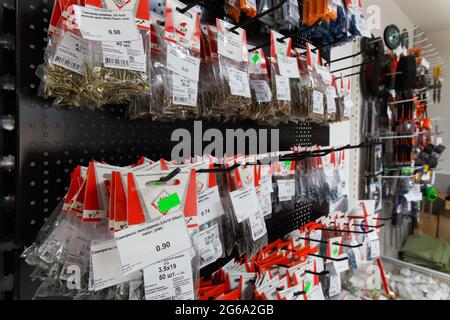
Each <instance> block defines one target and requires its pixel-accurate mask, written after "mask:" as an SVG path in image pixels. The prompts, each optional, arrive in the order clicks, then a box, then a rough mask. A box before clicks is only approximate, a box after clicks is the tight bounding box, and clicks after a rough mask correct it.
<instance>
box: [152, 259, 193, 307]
mask: <svg viewBox="0 0 450 320" xmlns="http://www.w3.org/2000/svg"><path fill="white" fill-rule="evenodd" d="M144 286H145V299H146V300H194V298H195V295H194V281H193V276H192V267H191V255H190V253H189V250H188V251H185V252H183V253H180V254H178V255H175V256H173V257H170V258H168V259H165V260H163V261H159V262H158V263H155V264H152V265H151V266H148V267H147V268H145V269H144Z"/></svg>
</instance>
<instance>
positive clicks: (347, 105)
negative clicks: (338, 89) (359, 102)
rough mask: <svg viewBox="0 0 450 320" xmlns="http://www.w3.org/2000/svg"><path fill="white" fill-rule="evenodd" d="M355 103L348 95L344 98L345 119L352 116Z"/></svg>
mask: <svg viewBox="0 0 450 320" xmlns="http://www.w3.org/2000/svg"><path fill="white" fill-rule="evenodd" d="M352 107H353V101H352V98H351V97H350V96H349V95H347V96H345V97H344V117H350V116H351V115H352Z"/></svg>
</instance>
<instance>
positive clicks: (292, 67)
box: [277, 56, 300, 78]
mask: <svg viewBox="0 0 450 320" xmlns="http://www.w3.org/2000/svg"><path fill="white" fill-rule="evenodd" d="M277 61H278V68H279V70H280V75H282V76H283V77H287V78H300V72H299V71H298V64H297V58H295V57H283V56H278V58H277Z"/></svg>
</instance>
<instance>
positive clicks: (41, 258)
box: [22, 145, 382, 300]
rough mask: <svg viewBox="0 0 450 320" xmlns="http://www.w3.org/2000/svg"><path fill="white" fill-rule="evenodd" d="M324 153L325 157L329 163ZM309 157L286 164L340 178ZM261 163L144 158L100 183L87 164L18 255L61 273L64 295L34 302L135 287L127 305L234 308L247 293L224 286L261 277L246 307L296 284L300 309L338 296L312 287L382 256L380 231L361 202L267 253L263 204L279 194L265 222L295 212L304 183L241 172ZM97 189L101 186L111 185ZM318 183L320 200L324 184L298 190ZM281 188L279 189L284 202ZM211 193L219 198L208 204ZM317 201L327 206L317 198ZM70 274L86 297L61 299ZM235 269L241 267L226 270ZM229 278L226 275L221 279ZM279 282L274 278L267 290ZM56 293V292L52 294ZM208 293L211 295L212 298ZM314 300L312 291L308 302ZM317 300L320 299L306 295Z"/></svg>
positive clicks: (260, 171)
mask: <svg viewBox="0 0 450 320" xmlns="http://www.w3.org/2000/svg"><path fill="white" fill-rule="evenodd" d="M358 147H367V146H363V145H360V146H347V147H343V148H340V150H339V152H342V151H344V150H346V149H349V148H358ZM331 150H333V149H330V150H323V151H322V152H321V153H322V154H323V155H325V154H327V155H328V153H329V152H332V151H331ZM336 150H338V149H336ZM306 152H307V153H308V154H302V155H301V156H298V154H295V153H293V152H284V153H281V154H289V153H290V154H291V155H292V156H293V157H294V158H296V159H297V160H298V159H302V160H305V161H306V162H305V163H303V165H306V164H307V163H309V164H308V165H309V166H312V165H313V163H312V162H311V161H310V160H311V159H313V158H311V159H309V160H308V158H310V157H314V159H316V160H315V161H314V163H315V165H316V167H310V170H314V171H315V175H317V174H319V172H320V171H321V170H322V168H323V167H322V166H323V165H328V164H329V165H331V166H333V167H334V168H335V170H337V167H336V162H335V156H334V152H333V153H332V154H333V156H332V157H330V159H326V158H325V157H324V156H323V155H319V154H318V153H317V152H318V151H316V152H314V153H311V152H310V151H306ZM335 152H338V151H335ZM258 159H259V161H263V162H265V160H267V157H266V156H265V155H254V156H248V157H242V156H235V157H231V158H229V159H222V160H219V159H214V158H213V157H211V156H205V157H195V158H193V159H187V160H186V161H184V162H183V163H182V164H178V165H177V164H175V163H174V162H171V161H166V160H164V159H160V160H159V161H156V162H155V161H151V160H149V159H146V158H141V159H140V160H139V162H138V163H137V164H132V165H130V166H126V167H115V166H109V170H108V171H105V165H104V164H100V163H98V162H92V163H91V164H90V165H89V167H88V168H83V167H77V168H76V169H75V170H74V171H73V172H72V174H71V186H70V188H69V191H68V193H67V195H66V197H65V198H64V200H62V202H63V204H62V205H61V206H59V207H58V208H57V209H56V210H55V211H54V213H53V214H52V217H51V218H50V219H49V220H48V222H47V223H46V225H45V226H44V227H43V229H42V230H41V232H40V234H39V236H38V238H37V239H36V241H35V243H34V244H33V245H32V246H30V247H28V248H27V249H26V250H25V252H24V253H23V254H22V257H23V258H25V259H26V261H27V263H29V264H31V265H34V266H38V268H44V269H46V268H51V269H52V270H59V267H58V266H62V267H63V268H62V271H61V272H60V274H56V277H57V278H58V279H59V280H57V281H58V283H59V285H58V284H57V283H53V282H54V278H53V276H51V277H44V278H42V280H43V283H42V285H41V287H40V288H38V290H37V292H36V297H46V296H58V295H61V294H63V295H64V296H71V297H73V298H74V299H77V298H78V297H80V295H83V296H91V297H96V298H101V297H104V295H108V292H111V290H116V286H119V287H121V286H127V285H128V283H129V282H133V283H134V282H135V281H141V282H142V283H143V285H141V286H140V287H141V288H140V289H136V290H140V291H138V292H128V291H127V292H125V293H124V297H123V298H124V299H128V298H129V297H130V296H132V295H133V296H134V295H138V296H141V297H142V298H143V297H145V299H152V300H153V299H175V300H181V299H190V300H192V299H199V300H203V299H205V298H208V299H211V298H219V299H222V298H224V299H228V298H230V296H229V295H231V296H232V297H234V298H233V300H237V299H241V298H243V297H242V296H241V292H240V290H241V289H242V288H239V290H237V289H236V290H237V291H236V290H235V288H234V286H235V284H230V283H229V282H228V280H229V279H227V278H228V277H231V276H233V277H234V276H235V274H234V273H241V272H245V273H253V274H254V275H256V274H258V275H259V277H261V276H266V274H267V272H269V278H268V279H266V280H262V279H259V277H258V278H257V279H259V280H260V281H262V282H252V283H253V285H255V288H254V292H253V289H252V290H251V291H252V292H247V294H249V296H247V298H248V299H257V300H275V299H278V300H280V299H283V295H282V293H281V292H280V295H281V296H279V295H277V294H276V292H278V291H280V290H278V289H280V288H281V289H285V290H287V289H288V288H291V290H294V287H295V290H298V289H299V288H300V287H297V284H298V283H299V280H302V281H304V282H305V286H304V287H302V289H301V291H302V292H303V291H304V292H305V294H306V298H307V299H310V300H315V299H319V298H320V299H324V298H325V297H327V298H330V297H332V296H333V295H334V294H333V295H330V294H327V293H326V291H327V290H328V289H327V286H328V285H327V284H326V281H325V282H322V281H320V280H319V278H318V275H327V274H328V273H329V272H331V271H332V270H334V271H333V272H335V273H336V274H338V275H339V276H340V274H341V273H344V272H346V271H348V270H350V265H349V260H350V259H354V258H355V255H357V256H358V259H357V260H358V261H366V262H368V261H371V260H373V259H375V258H377V257H378V256H379V249H377V248H379V244H378V243H377V242H378V241H379V237H378V232H379V229H380V228H381V227H382V226H381V225H380V224H379V223H378V221H377V220H376V219H377V218H378V215H377V214H376V213H375V212H374V210H373V208H374V207H375V206H374V205H371V204H370V203H369V202H364V201H362V202H356V205H357V207H355V208H354V209H351V210H345V211H344V212H339V211H336V212H332V213H331V214H329V215H323V216H322V217H321V218H319V219H318V220H316V221H315V222H312V223H309V224H306V225H305V226H302V227H300V228H299V229H296V230H294V231H292V232H291V233H290V234H289V235H287V236H286V235H285V234H283V235H282V236H281V237H282V240H281V239H280V240H276V241H274V242H272V243H270V244H269V242H268V237H267V231H268V230H267V227H266V221H267V219H268V217H267V216H266V217H264V216H263V214H262V211H261V209H262V206H261V203H262V202H261V196H262V195H263V194H266V193H267V194H269V195H270V194H271V193H274V191H275V190H276V188H278V199H277V198H276V197H275V199H273V201H272V203H271V206H272V210H271V212H272V213H269V215H271V214H272V215H277V214H278V213H279V211H280V210H284V209H283V208H284V207H290V206H291V205H292V204H294V203H295V202H298V201H299V193H298V192H297V190H298V189H297V188H296V184H297V182H296V180H298V179H302V178H303V176H298V172H297V171H296V170H294V168H296V167H297V165H295V163H296V161H297V160H296V161H278V162H272V163H270V165H267V164H266V165H256V164H254V165H251V166H248V165H247V163H250V162H253V163H256V161H255V160H258ZM325 160H327V162H326V163H325V162H324V161H325ZM298 161H300V160H298ZM328 161H329V162H328ZM215 163H223V164H224V165H225V167H227V166H229V168H221V169H214V168H212V167H214V164H215ZM238 163H240V164H241V166H238V165H237V164H238ZM300 163H301V162H300ZM299 165H300V164H299ZM219 170H220V171H219ZM202 173H203V174H202ZM99 177H102V178H103V177H107V180H100V179H98V178H99ZM267 178H271V180H272V179H273V180H272V181H278V187H275V186H274V187H273V188H267V186H264V187H263V185H262V183H261V181H263V179H264V181H266V180H267ZM291 179H293V180H292V181H293V182H294V185H293V188H291V189H292V192H291V191H289V190H288V189H289V187H288V185H290V181H291ZM281 182H283V183H281ZM317 183H319V184H324V185H323V186H321V187H320V188H321V189H323V188H324V187H325V185H328V184H330V183H331V181H329V180H328V179H325V180H324V181H322V182H318V181H313V180H311V181H309V182H307V184H308V185H309V186H307V185H305V184H303V185H302V187H301V189H300V190H303V188H305V187H309V188H311V187H312V185H313V184H317ZM103 185H104V186H106V190H107V192H108V195H107V197H108V196H109V198H110V200H109V203H110V206H109V208H108V209H107V211H108V214H106V215H104V216H103V218H102V219H99V220H93V219H90V218H89V217H86V218H85V216H84V214H82V213H84V211H86V209H89V211H100V210H99V208H100V203H101V202H102V200H101V199H102V197H101V196H100V194H101V192H99V190H100V189H101V188H102V186H103ZM281 185H285V187H286V188H285V187H283V191H282V189H281ZM272 186H273V183H272ZM317 187H319V186H317ZM215 190H218V193H219V194H220V196H212V194H214V193H215V192H216V191H215ZM205 192H206V193H205ZM80 195H81V196H80ZM203 195H207V196H206V197H204V196H203ZM288 195H289V196H288ZM343 196H344V195H343ZM322 197H324V198H326V197H327V195H326V194H322ZM200 198H202V200H201V202H200ZM107 202H108V201H107ZM205 202H206V203H205ZM366 203H367V205H366ZM200 204H202V205H200ZM351 205H353V204H351ZM359 207H362V208H363V209H364V210H363V216H362V217H360V216H358V215H357V214H360V213H359V212H360V210H358V208H359ZM199 208H202V209H201V210H202V212H201V213H200V214H201V215H202V216H203V214H204V213H205V212H208V211H211V210H217V208H220V210H219V211H217V212H216V215H214V216H210V217H209V218H207V219H203V220H201V219H199V218H198V214H199V211H198V210H199ZM351 208H353V207H351ZM108 220H109V223H108ZM111 221H115V222H116V223H117V222H120V227H119V228H113V229H111V228H110V227H108V225H109V226H111ZM116 226H117V224H116ZM293 228H295V227H293ZM291 230H292V229H291ZM311 243H312V244H311ZM317 244H326V245H325V246H319V245H317ZM354 250H358V251H357V252H355V251H354ZM233 253H234V254H236V253H237V257H239V259H237V258H235V259H234V260H231V261H230V262H229V263H227V264H225V265H224V263H223V260H219V259H221V258H228V260H229V257H230V256H232V254H233ZM239 260H240V261H241V262H240V263H238V261H239ZM216 261H217V263H218V264H214V265H211V266H210V267H211V268H213V267H214V268H216V270H217V268H221V269H220V270H219V271H218V273H217V272H215V273H214V274H213V275H212V277H213V278H215V277H219V278H216V281H214V282H213V283H211V285H208V286H207V287H208V289H206V288H203V289H202V287H205V286H204V285H203V286H202V280H201V279H199V271H200V269H203V268H205V267H206V266H208V265H210V264H213V263H214V262H216ZM236 263H237V264H236ZM74 264H75V265H77V266H79V268H80V271H81V272H82V279H85V280H86V282H85V281H82V282H81V288H79V289H77V290H75V291H71V290H70V289H69V291H68V292H67V291H64V290H63V291H61V290H62V288H63V287H64V286H65V282H66V281H69V277H67V272H66V269H67V268H71V267H72V266H73V265H74ZM230 264H231V265H230ZM233 264H236V265H235V266H234V267H233V266H232V265H233ZM239 265H240V266H241V267H242V266H245V269H241V267H238V266H239ZM328 265H329V266H330V267H331V266H332V269H330V270H331V271H327V270H326V269H327V268H328ZM236 267H237V269H235V268H236ZM228 268H231V269H228ZM67 270H68V269H67ZM297 271H298V272H297ZM223 272H225V274H224V273H223ZM228 272H231V273H233V275H232V274H229V275H227V273H228ZM278 274H279V275H280V277H277V278H273V276H276V275H278ZM283 275H284V276H283ZM222 276H225V282H228V285H229V286H231V287H227V286H226V285H225V287H223V286H222V285H221V284H220V283H223V279H222V278H221V277H222ZM241 276H242V275H239V276H238V278H240V277H241ZM247 276H249V275H246V276H245V277H247ZM87 279H89V282H87ZM274 279H277V280H276V281H275V280H274ZM313 280H314V281H313ZM278 281H281V282H278ZM285 281H287V282H286V283H285ZM310 281H313V282H314V283H312V282H311V283H310ZM272 282H273V283H272ZM51 283H53V285H52V286H50V287H49V284H51ZM215 286H218V287H217V288H209V287H215ZM239 286H240V285H239ZM316 286H318V287H317V288H316ZM144 288H145V289H144ZM177 288H178V289H177ZM198 288H200V289H198ZM312 288H314V290H311V291H310V289H312ZM333 288H334V287H333ZM143 290H145V293H144V291H143ZM322 290H325V291H324V292H322ZM281 291H283V290H281ZM316 291H318V292H317V293H316V294H317V295H316V294H313V293H315V292H316ZM139 292H140V294H138V293H139ZM332 292H334V291H332ZM286 298H287V297H286Z"/></svg>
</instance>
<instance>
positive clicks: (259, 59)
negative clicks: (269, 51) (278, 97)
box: [246, 49, 272, 121]
mask: <svg viewBox="0 0 450 320" xmlns="http://www.w3.org/2000/svg"><path fill="white" fill-rule="evenodd" d="M248 65H249V75H250V89H251V92H252V109H251V112H250V113H249V114H247V115H246V117H247V118H250V119H254V120H260V121H266V120H270V118H271V115H272V113H271V110H270V107H269V103H270V102H271V101H272V89H271V84H270V78H269V70H268V64H267V60H266V57H265V54H264V50H263V49H257V50H254V51H250V53H249V59H248Z"/></svg>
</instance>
